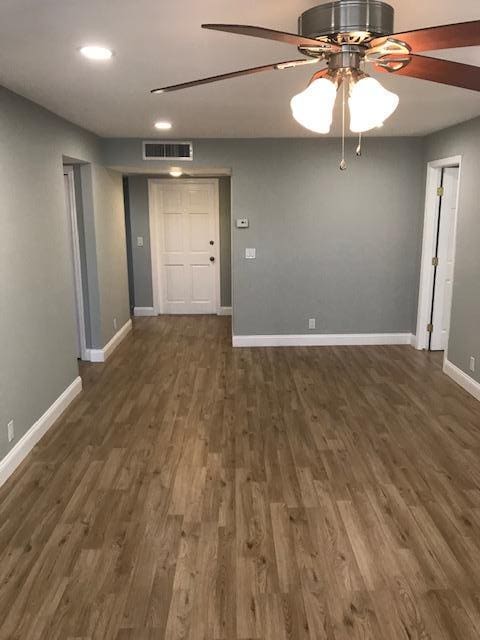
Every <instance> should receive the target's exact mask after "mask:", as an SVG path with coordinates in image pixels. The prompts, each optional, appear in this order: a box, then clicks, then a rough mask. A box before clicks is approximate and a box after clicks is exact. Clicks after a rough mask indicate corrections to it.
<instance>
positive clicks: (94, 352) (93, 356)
mask: <svg viewBox="0 0 480 640" xmlns="http://www.w3.org/2000/svg"><path fill="white" fill-rule="evenodd" d="M131 330H132V321H131V320H127V322H126V323H125V324H124V325H123V327H122V328H121V329H120V330H119V331H117V333H116V334H115V335H114V336H113V338H112V339H111V340H110V342H109V343H108V344H106V345H105V346H104V347H103V349H87V356H88V359H89V360H90V362H105V360H106V359H107V358H108V357H109V356H111V355H112V353H113V352H114V351H115V349H116V348H117V347H118V345H119V344H120V343H121V342H122V340H123V339H124V338H125V336H126V335H127V334H128V333H129V332H130V331H131Z"/></svg>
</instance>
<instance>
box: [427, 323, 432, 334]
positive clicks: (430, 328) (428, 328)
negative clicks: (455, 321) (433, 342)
mask: <svg viewBox="0 0 480 640" xmlns="http://www.w3.org/2000/svg"><path fill="white" fill-rule="evenodd" d="M427 331H428V333H433V324H432V323H431V322H430V324H427Z"/></svg>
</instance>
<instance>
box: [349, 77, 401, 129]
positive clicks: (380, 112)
mask: <svg viewBox="0 0 480 640" xmlns="http://www.w3.org/2000/svg"><path fill="white" fill-rule="evenodd" d="M398 103H399V97H398V96H397V94H396V93H392V92H391V91H387V89H385V88H384V87H382V85H381V84H380V83H379V82H378V80H375V78H362V79H361V80H359V81H358V82H357V83H355V84H354V85H353V87H352V89H351V91H350V98H349V99H348V104H349V107H350V130H351V131H353V132H354V133H362V132H364V131H370V129H374V128H375V127H380V126H382V124H383V123H384V121H385V120H386V119H387V118H389V117H390V116H391V115H392V113H393V112H394V111H395V109H396V108H397V107H398Z"/></svg>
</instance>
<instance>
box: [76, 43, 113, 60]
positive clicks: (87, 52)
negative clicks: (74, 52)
mask: <svg viewBox="0 0 480 640" xmlns="http://www.w3.org/2000/svg"><path fill="white" fill-rule="evenodd" d="M80 53H81V54H82V56H85V58H88V59H89V60H110V58H111V57H112V56H113V51H112V50H111V49H107V48H106V47H98V46H91V45H88V46H86V47H82V48H81V49H80Z"/></svg>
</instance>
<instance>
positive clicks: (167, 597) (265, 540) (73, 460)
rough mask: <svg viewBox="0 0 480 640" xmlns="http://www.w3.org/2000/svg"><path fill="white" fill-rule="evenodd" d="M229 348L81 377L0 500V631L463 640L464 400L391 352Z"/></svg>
mask: <svg viewBox="0 0 480 640" xmlns="http://www.w3.org/2000/svg"><path fill="white" fill-rule="evenodd" d="M230 344H231V328H230V318H226V317H215V316H201V317H195V316H190V317H179V316H164V317H159V318H141V319H136V320H135V321H134V330H133V332H132V334H131V335H130V336H129V337H127V338H126V339H125V341H124V342H123V343H122V345H121V346H120V347H119V348H118V349H117V350H116V352H115V353H114V355H113V356H112V357H111V359H109V360H108V362H107V363H106V364H105V365H82V372H81V373H82V378H83V381H84V393H83V394H82V395H81V396H80V397H79V398H78V400H76V401H75V403H74V404H73V405H72V407H71V408H70V409H69V410H68V411H67V413H66V414H65V415H64V416H63V417H62V418H61V420H60V421H59V422H58V423H57V424H56V425H55V426H54V427H53V428H52V429H51V430H50V431H49V433H48V434H47V435H46V436H45V438H44V439H43V440H42V441H41V443H40V444H39V446H37V447H36V448H35V449H34V451H33V452H32V454H31V455H30V456H29V457H28V458H27V460H26V461H25V462H24V463H23V464H22V465H21V467H20V468H19V469H18V471H17V472H16V473H15V474H14V476H12V478H10V480H9V481H8V482H7V483H6V484H5V485H4V486H3V487H2V488H1V489H0V639H1V640H6V639H7V638H8V639H12V640H13V639H16V640H33V639H36V640H44V639H45V640H47V639H48V640H73V639H76V640H80V639H81V640H88V639H96V640H97V639H102V640H103V639H109V640H110V639H111V640H161V639H163V638H165V639H168V640H177V639H178V640H180V639H181V638H185V639H189V640H194V639H195V640H197V639H198V640H200V639H202V640H235V639H237V638H238V639H243V640H255V639H257V640H287V639H293V640H322V639H327V638H328V639H332V640H344V639H350V638H372V639H378V640H397V639H398V640H409V639H413V638H422V639H423V640H426V639H431V640H449V639H458V640H469V639H472V640H473V639H474V638H476V639H478V637H479V636H480V468H479V465H478V454H479V451H480V429H479V427H480V404H478V402H476V401H475V400H474V399H473V398H472V397H470V396H469V395H467V393H465V392H464V391H463V390H462V389H461V388H460V387H458V386H457V385H456V384H455V383H453V382H452V381H451V380H450V379H449V378H447V377H446V376H444V375H443V373H442V371H441V360H440V358H439V356H438V355H437V354H427V353H424V352H419V351H415V350H414V349H413V348H410V347H403V346H402V347H323V348H288V349H287V348H277V349H276V348H270V349H236V350H234V349H232V347H231V346H230ZM2 621H3V622H2Z"/></svg>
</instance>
